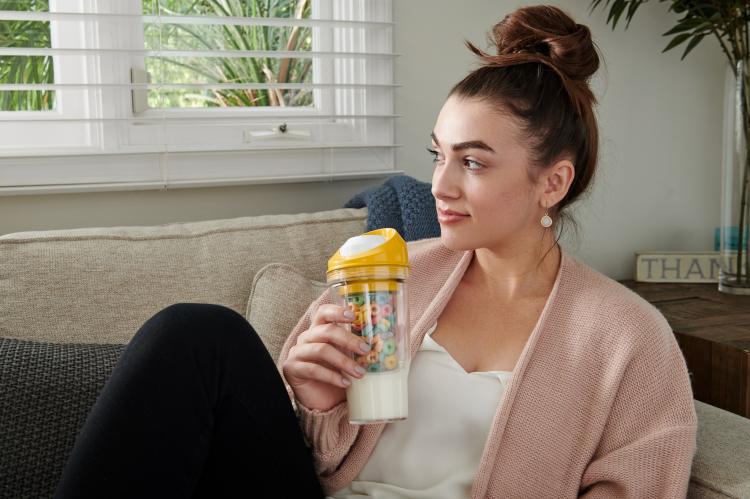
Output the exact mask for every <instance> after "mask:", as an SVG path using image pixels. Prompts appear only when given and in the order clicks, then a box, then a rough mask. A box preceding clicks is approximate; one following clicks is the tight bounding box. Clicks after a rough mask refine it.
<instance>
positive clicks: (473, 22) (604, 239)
mask: <svg viewBox="0 0 750 499" xmlns="http://www.w3.org/2000/svg"><path fill="white" fill-rule="evenodd" d="M393 3H394V17H395V20H396V22H397V23H398V27H397V29H396V33H395V51H396V52H397V53H399V54H402V56H401V57H400V58H397V59H396V81H397V82H398V83H400V84H402V85H403V87H402V88H400V89H398V90H397V94H396V112H397V113H398V114H401V115H402V116H403V118H401V119H400V120H398V122H397V129H396V134H397V137H396V142H397V143H399V144H403V147H401V148H400V149H399V150H398V152H397V161H398V167H399V168H400V169H402V170H405V171H406V173H407V174H409V175H412V176H414V177H416V178H418V179H420V180H423V181H428V182H429V181H430V180H431V176H432V172H431V166H432V165H431V162H430V160H429V158H430V156H429V155H428V153H427V152H426V151H425V149H424V148H425V146H427V145H428V143H429V133H430V131H431V130H432V126H433V124H434V121H435V118H436V117H437V113H438V111H439V110H440V107H441V105H442V103H443V101H444V98H445V95H446V94H447V92H448V90H449V89H450V87H451V86H452V85H453V84H454V83H455V82H457V81H458V80H459V79H460V78H461V77H463V76H464V75H465V74H466V73H467V72H468V71H469V70H470V69H472V68H473V67H475V66H474V65H475V62H476V61H475V57H474V56H473V54H471V53H470V52H469V51H468V49H466V48H465V47H464V46H463V40H464V38H467V39H469V40H471V41H473V42H474V43H475V44H478V45H479V46H480V47H482V48H486V45H485V41H486V33H487V32H488V31H489V30H490V28H491V27H492V25H493V24H494V22H496V21H498V20H500V19H501V18H502V17H503V16H504V15H505V14H506V13H508V12H510V11H512V10H514V9H515V8H517V7H519V6H522V5H533V4H536V3H540V2H516V3H511V2H497V1H488V0H472V1H469V2H455V1H448V0H439V1H436V0H430V1H428V0H393ZM588 4H589V1H588V0H566V1H559V2H556V3H555V5H558V6H559V7H561V8H562V9H564V10H566V11H567V12H568V13H570V14H571V15H572V16H573V18H574V19H575V20H576V21H577V22H580V23H582V24H586V25H588V26H589V27H590V28H591V30H592V32H593V34H594V38H595V42H596V43H597V44H598V46H599V48H600V49H601V52H602V54H603V57H604V65H603V66H602V68H601V69H600V72H599V74H598V75H597V77H596V79H595V81H594V82H593V85H594V88H595V93H596V95H597V97H598V98H599V101H600V106H599V108H598V116H599V125H600V133H601V152H600V159H601V162H600V166H599V167H600V170H599V171H598V173H597V177H596V181H595V183H594V185H593V188H592V191H591V194H590V196H589V197H588V198H587V199H586V200H584V201H582V202H580V203H579V204H578V205H577V206H576V209H575V211H574V213H575V215H576V218H577V219H578V220H579V222H580V225H581V228H582V231H581V232H580V234H579V236H578V237H577V238H576V237H566V238H565V240H564V241H563V244H564V245H565V247H566V248H568V250H569V251H570V252H571V253H573V254H574V255H576V256H577V257H579V258H581V259H582V260H583V261H585V262H587V263H588V264H589V265H591V266H593V267H595V268H597V269H598V270H600V271H602V272H604V273H606V274H607V275H609V276H611V277H613V278H616V279H624V278H631V277H632V276H633V273H634V268H635V266H634V256H633V251H636V250H684V251H705V250H713V230H714V227H716V226H718V224H719V214H720V212H719V209H720V205H719V198H720V194H721V189H720V180H721V136H722V130H721V126H722V95H723V94H722V92H723V85H724V77H725V71H726V67H727V65H726V62H725V58H724V55H723V54H722V52H721V50H720V49H719V45H718V43H717V42H716V41H715V40H713V39H708V38H706V39H704V40H703V42H702V43H701V44H700V45H699V46H698V47H697V48H696V49H694V50H693V51H692V52H691V53H690V54H689V55H688V57H687V58H686V59H685V60H682V61H680V56H681V54H682V50H683V48H684V45H683V46H681V47H678V48H677V49H673V50H671V51H669V52H667V53H664V54H662V53H661V50H662V49H663V48H664V46H666V44H667V42H668V38H666V37H662V36H661V33H664V32H665V31H667V30H668V29H670V28H671V27H672V26H673V25H674V20H675V19H677V18H678V16H677V15H675V14H672V13H667V6H666V5H665V4H662V3H654V4H645V5H643V6H641V8H640V10H639V11H638V13H637V15H636V17H635V19H634V20H633V22H632V23H631V25H630V26H629V27H628V29H627V30H624V29H623V28H624V21H622V20H621V23H622V24H620V25H618V27H617V31H616V32H613V31H612V28H611V25H605V22H604V21H605V19H606V12H605V10H604V9H601V7H600V9H599V10H597V11H596V12H595V13H594V14H592V15H589V14H588V11H587V6H588ZM382 181H383V179H376V180H358V181H340V182H335V183H332V182H320V183H297V184H277V185H264V186H257V185H256V186H239V187H238V186H233V187H220V188H214V187H204V188H196V189H174V190H169V191H159V190H155V191H132V192H104V193H102V192H97V193H74V194H49V195H28V196H6V197H0V234H6V233H10V232H17V231H26V230H43V229H64V228H73V227H93V226H116V225H157V224H164V223H169V222H180V221H191V220H210V219H218V218H230V217H237V216H248V215H259V214H266V213H296V212H311V211H317V210H326V209H334V208H339V207H341V206H342V205H343V203H344V202H345V201H346V200H347V199H349V198H350V197H351V196H352V195H354V194H355V193H357V192H359V191H360V190H362V189H364V188H366V187H369V186H372V185H378V184H380V183H381V182H382Z"/></svg>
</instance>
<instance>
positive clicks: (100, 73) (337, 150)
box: [0, 0, 403, 195]
mask: <svg viewBox="0 0 750 499" xmlns="http://www.w3.org/2000/svg"><path fill="white" fill-rule="evenodd" d="M128 1H129V2H130V3H128V4H124V3H119V2H118V3H117V4H118V5H119V6H120V11H119V13H127V12H123V11H122V6H123V5H126V6H127V7H129V8H137V9H138V11H140V8H141V2H140V0H128ZM313 2H314V3H313V9H314V12H313V17H315V18H322V19H326V18H329V17H327V16H332V15H336V14H337V15H342V13H341V12H340V9H342V7H343V8H346V7H352V6H356V5H354V4H357V3H358V2H360V3H359V7H363V8H364V9H366V11H367V12H354V11H356V10H357V9H350V10H351V11H352V12H346V13H345V14H347V15H349V16H352V17H349V18H354V19H376V20H377V19H391V0H377V1H372V0H354V1H353V2H349V4H350V5H347V0H313ZM63 3H64V4H65V7H64V8H63V9H60V10H65V9H68V10H67V11H74V10H73V8H72V4H76V6H77V7H76V8H77V9H82V10H75V11H78V12H86V11H87V10H85V9H92V8H94V7H95V6H96V7H99V8H101V7H102V6H103V5H105V4H107V5H108V6H110V7H111V6H113V5H114V4H110V3H108V2H107V3H102V2H96V1H95V0H50V7H51V10H52V7H53V4H54V5H55V6H56V8H57V7H58V6H59V5H60V4H63ZM115 8H117V7H115ZM334 10H335V11H336V12H334ZM89 12H90V10H89ZM138 13H140V12H138ZM356 16H361V17H356ZM51 24H52V25H53V26H54V25H55V24H57V23H55V22H54V21H53V22H52V23H51ZM59 24H60V25H63V24H65V25H67V26H68V27H70V26H75V27H76V29H75V35H77V36H79V37H82V38H84V37H85V38H86V40H84V41H83V42H81V43H88V44H95V46H97V47H108V46H109V47H111V46H115V44H122V43H133V42H134V41H138V40H137V39H138V37H139V34H140V46H141V47H142V46H143V45H142V44H143V42H142V25H140V24H138V23H132V24H133V25H136V24H138V26H139V29H138V30H135V31H134V32H133V31H131V32H130V36H129V37H128V36H127V33H126V34H125V35H123V33H117V32H116V30H105V32H102V30H101V25H99V24H96V23H90V22H83V21H82V22H80V23H73V22H71V21H65V22H60V23H59ZM76 25H77V26H76ZM97 27H98V28H97ZM313 29H314V30H317V31H316V32H315V34H317V35H318V36H315V35H314V36H313V44H314V47H313V50H325V51H330V50H341V51H355V50H353V49H352V48H351V47H352V44H353V43H354V42H353V40H351V38H352V37H348V38H349V39H347V36H346V33H344V35H343V36H340V37H338V38H339V39H336V40H334V38H335V37H333V36H331V34H332V30H331V29H324V28H313ZM126 31H127V30H126ZM352 31H353V32H354V33H357V31H359V32H362V33H363V35H362V36H361V37H360V42H362V43H364V44H365V47H368V46H369V44H371V43H375V42H377V43H379V44H380V45H379V46H380V47H385V48H384V49H381V50H384V51H390V50H392V29H387V30H386V29H384V30H352ZM53 32H54V33H55V34H56V35H57V34H59V30H58V29H57V26H55V27H54V29H53ZM341 32H344V30H341ZM62 35H64V34H62ZM62 35H61V36H62ZM67 35H68V39H66V40H65V43H66V44H68V45H67V46H77V45H73V41H72V38H71V33H68V34H67ZM383 36H385V37H386V39H380V40H373V38H377V37H381V38H382V37H383ZM124 38H130V39H129V40H127V39H125V40H124ZM54 43H59V40H57V41H56V42H53V47H54ZM326 44H328V46H326ZM347 44H348V45H347ZM89 46H91V45H89ZM120 46H122V45H120ZM126 46H127V45H126ZM130 46H131V47H132V45H130ZM359 50H360V51H366V50H362V49H361V45H360V48H359ZM59 57H64V56H59ZM54 59H55V62H56V63H57V59H58V57H55V58H54ZM70 59H77V60H78V61H79V63H80V61H87V62H88V64H87V67H86V68H85V78H86V79H87V81H92V79H93V80H94V81H98V82H102V81H104V82H108V81H121V80H122V79H123V78H125V77H127V78H129V76H130V75H129V68H131V67H139V65H140V67H141V68H144V67H145V64H144V59H143V57H141V58H140V60H138V59H137V58H136V57H134V56H129V55H128V56H123V57H122V58H119V59H117V60H114V59H112V58H107V57H96V56H92V57H85V58H84V57H71V58H70ZM358 60H359V59H348V60H345V61H344V60H342V63H341V64H338V67H337V68H334V66H335V64H334V63H333V61H331V60H329V59H325V58H316V59H313V79H314V81H315V78H316V77H317V78H320V75H321V74H322V73H324V72H326V71H327V72H334V71H339V72H342V73H340V74H343V72H346V71H349V73H352V71H353V68H354V66H355V64H357V63H356V62H352V61H358ZM106 61H110V62H115V64H110V65H109V67H106V64H105V62H106ZM384 61H386V62H381V61H379V60H377V59H365V60H364V62H362V63H361V64H363V65H365V68H366V69H365V70H366V71H367V70H370V71H381V72H382V73H378V74H383V75H384V78H385V80H386V81H387V82H392V81H393V73H392V71H393V63H392V59H387V60H385V59H384ZM58 66H60V64H59V63H58V64H56V66H55V70H56V71H55V75H56V83H57V82H65V81H79V82H80V81H81V75H80V74H79V75H74V76H70V77H67V78H69V79H67V80H66V79H65V78H66V74H65V73H63V72H61V73H58ZM383 68H385V70H383ZM125 71H127V75H126V74H125V73H124V72H125ZM58 75H59V76H60V79H58ZM348 76H351V74H349V75H348ZM334 81H342V78H341V77H338V76H334ZM125 90H126V91H122V90H121V91H120V92H119V95H120V98H119V99H112V98H111V97H108V96H107V89H101V88H92V89H77V90H71V89H65V90H57V91H56V109H55V111H50V112H48V113H54V114H55V116H56V117H59V118H65V117H66V116H70V115H73V116H81V114H80V113H81V109H80V108H78V109H75V108H72V107H69V106H68V102H74V99H73V98H72V96H73V93H74V92H79V93H80V94H79V95H81V94H83V95H85V99H82V98H81V97H78V101H77V102H79V103H85V105H86V106H88V109H89V110H90V111H93V112H96V113H100V114H98V116H105V117H107V116H123V114H124V113H126V112H127V111H129V112H130V115H129V117H130V118H133V119H138V118H147V119H154V118H157V117H162V118H175V117H178V116H179V117H184V118H185V120H186V121H188V122H189V120H190V119H194V118H203V117H206V116H207V115H209V114H210V115H211V116H212V117H220V116H233V115H234V116H236V115H237V114H240V113H247V111H248V110H247V109H199V110H192V109H182V110H162V109H158V110H157V109H149V110H147V111H145V112H142V113H139V114H136V115H134V114H132V102H131V101H130V92H129V91H128V90H127V89H125ZM313 93H314V101H315V102H316V104H317V103H322V104H321V107H322V114H331V111H332V109H333V108H334V107H336V108H337V109H338V112H337V113H336V114H349V113H351V114H357V113H358V112H362V109H366V110H370V109H376V110H378V111H377V113H376V114H379V115H390V116H393V117H396V116H395V114H393V106H394V99H393V89H392V88H391V89H387V90H381V89H378V90H377V91H375V92H369V91H368V92H367V93H365V92H362V94H363V97H362V98H360V99H352V94H355V92H350V93H348V94H347V93H343V92H342V93H341V94H336V96H337V99H336V101H335V102H334V100H333V96H334V91H333V90H332V89H325V88H323V89H321V88H316V89H314V90H313ZM68 95H70V96H71V98H70V100H69V99H68ZM123 96H125V97H123ZM81 105H83V104H81ZM347 106H348V107H347ZM71 109H72V112H70V113H66V111H71ZM295 109H296V111H297V112H298V111H299V108H295ZM341 109H344V112H342V111H341ZM250 111H252V113H253V115H252V116H248V120H247V121H248V122H247V124H244V125H242V126H241V127H237V126H236V125H234V124H233V123H230V124H229V125H218V126H217V125H211V126H206V125H205V124H203V125H200V126H198V125H197V124H196V125H195V126H191V125H185V124H181V123H173V122H167V121H166V120H165V121H163V122H154V121H140V122H138V121H132V120H130V121H116V120H114V121H94V122H75V123H70V122H68V123H66V124H65V128H66V129H67V130H68V131H70V132H71V133H72V132H76V133H77V137H78V138H79V139H85V140H80V141H77V142H76V141H75V140H72V139H67V140H68V142H67V143H68V144H75V147H67V148H65V149H64V150H62V149H60V148H59V147H58V148H55V147H51V148H49V149H46V150H45V148H44V147H39V148H36V150H34V151H28V150H26V151H25V152H20V151H19V152H17V153H13V152H11V153H10V154H8V153H7V152H6V153H5V154H3V151H0V195H14V194H32V193H54V192H86V191H109V190H134V189H171V188H179V187H200V186H218V185H244V184H258V183H277V182H305V181H319V180H335V179H351V178H376V177H384V176H390V175H393V174H395V173H403V171H402V170H396V169H395V166H394V164H395V148H396V147H399V146H398V145H396V144H394V141H393V138H394V135H395V134H394V124H393V119H386V118H376V119H353V120H348V121H347V122H344V123H335V124H325V123H321V124H320V125H306V126H305V128H306V130H308V131H309V132H310V133H311V135H312V139H313V140H312V141H311V140H310V139H302V140H298V139H294V138H289V137H284V138H283V139H274V140H270V141H268V142H266V143H265V145H264V144H262V145H261V146H260V147H259V148H258V146H255V147H256V148H255V149H252V150H251V149H247V148H246V147H247V145H246V142H244V141H245V140H247V137H248V136H249V132H250V131H257V130H269V129H271V128H272V127H276V126H277V125H278V124H280V123H281V122H288V123H289V129H290V130H293V129H300V128H302V125H298V124H297V123H295V119H294V118H290V117H287V116H284V115H285V114H288V110H286V109H284V108H263V109H261V108H256V109H251V110H250ZM46 113H47V112H45V114H46ZM33 114H35V115H36V116H39V114H38V113H33ZM298 114H299V113H298ZM309 114H310V115H311V116H312V115H316V114H321V108H317V109H310V110H309ZM16 116H18V115H16ZM21 118H23V117H21ZM297 121H299V118H297ZM243 122H244V120H243ZM167 123H169V124H167ZM232 126H234V127H235V129H234V130H233V131H232V132H231V133H230V132H229V130H230V129H231V127H232ZM118 129H119V130H120V132H121V133H119V134H113V133H112V130H118ZM123 130H124V131H125V132H124V133H122V131H123ZM186 131H188V132H189V133H186ZM232 133H233V134H234V135H232ZM211 134H213V135H211ZM196 136H199V137H201V138H202V139H206V138H208V139H207V140H206V142H212V141H213V142H212V144H215V145H214V146H212V147H210V148H205V147H202V148H201V147H195V146H192V145H191V140H190V138H191V137H196ZM144 137H145V138H152V137H157V138H159V137H161V138H162V139H163V138H164V137H167V138H168V139H174V138H178V139H179V138H182V139H183V143H179V141H177V142H174V141H173V143H170V142H169V140H167V141H164V140H162V141H161V143H159V142H154V143H151V144H146V145H145V146H144V144H143V143H142V142H143V139H144ZM227 137H235V138H236V137H239V139H240V140H239V141H238V142H239V143H238V142H234V143H231V142H227V140H228V139H227ZM372 137H376V138H378V139H379V140H377V141H373V140H372V139H371V138H372ZM222 140H224V142H221V141H222ZM253 140H254V139H253ZM139 141H140V143H139ZM257 165H263V166H262V169H263V171H262V172H261V171H258V170H259V169H260V168H259V167H258V166H257ZM3 177H5V179H3Z"/></svg>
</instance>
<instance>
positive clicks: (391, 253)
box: [328, 227, 409, 273]
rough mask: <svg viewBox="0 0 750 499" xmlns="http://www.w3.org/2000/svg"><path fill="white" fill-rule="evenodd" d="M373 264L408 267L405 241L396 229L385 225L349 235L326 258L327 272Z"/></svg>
mask: <svg viewBox="0 0 750 499" xmlns="http://www.w3.org/2000/svg"><path fill="white" fill-rule="evenodd" d="M373 265H389V266H397V267H406V268H409V255H408V251H407V246H406V242H405V241H404V240H403V238H402V237H401V235H400V234H399V233H398V231H397V230H396V229H392V228H390V227H386V228H383V229H375V230H371V231H369V232H365V233H364V234H361V235H359V236H354V237H350V238H349V239H347V240H346V242H345V243H344V244H343V245H342V246H341V247H340V248H339V249H338V250H337V251H336V253H334V255H333V256H332V257H331V258H329V259H328V273H330V272H333V271H336V270H341V269H347V268H351V267H367V266H373Z"/></svg>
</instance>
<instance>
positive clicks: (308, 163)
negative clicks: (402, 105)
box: [0, 0, 401, 194]
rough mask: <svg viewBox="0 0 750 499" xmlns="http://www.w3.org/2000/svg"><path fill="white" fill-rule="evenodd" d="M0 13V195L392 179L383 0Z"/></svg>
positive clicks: (241, 1)
mask: <svg viewBox="0 0 750 499" xmlns="http://www.w3.org/2000/svg"><path fill="white" fill-rule="evenodd" d="M0 9H3V10H0V37H2V43H1V44H0V105H2V107H0V194H17V193H20V194H23V193H38V192H69V191H85V190H116V189H136V188H170V187H180V186H188V187H189V186H200V185H231V184H247V183H268V182H285V181H290V182H292V181H293V182H298V181H304V180H319V179H335V178H366V177H375V176H387V175H392V174H394V173H401V171H399V170H395V169H394V168H395V167H394V157H395V148H396V147H397V145H396V144H394V141H393V137H394V130H393V122H394V120H395V118H396V117H397V116H396V115H395V114H394V109H393V107H394V101H393V91H394V89H395V88H396V87H397V85H395V84H394V82H393V58H394V57H395V54H393V52H392V38H393V36H392V30H393V23H392V21H391V19H392V17H391V1H390V0H275V1H271V0H128V1H118V2H101V1H96V0H14V1H5V2H3V1H2V0H0ZM22 63H23V64H25V65H26V66H25V68H26V69H24V70H23V71H21V70H19V67H20V65H21V64H22Z"/></svg>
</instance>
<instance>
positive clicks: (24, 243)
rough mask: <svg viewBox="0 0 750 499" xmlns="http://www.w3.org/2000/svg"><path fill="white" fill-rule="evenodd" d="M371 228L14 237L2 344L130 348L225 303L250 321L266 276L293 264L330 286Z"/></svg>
mask: <svg viewBox="0 0 750 499" xmlns="http://www.w3.org/2000/svg"><path fill="white" fill-rule="evenodd" d="M366 222H367V207H364V208H356V209H355V208H340V209H336V210H329V211H320V212H313V213H298V214H289V215H287V214H284V215H261V216H253V217H240V218H232V219H225V220H210V221H201V222H189V223H172V224H164V225H158V226H147V227H101V228H85V229H69V230H50V231H35V232H17V233H12V234H6V235H4V236H0V336H1V337H6V338H20V339H30V340H37V341H50V342H77V343H127V342H128V341H130V338H132V337H133V335H134V334H135V332H136V331H137V330H138V328H139V327H140V326H141V325H142V324H143V323H144V322H145V321H146V320H147V319H148V318H149V317H151V316H152V315H153V314H155V313H156V312H158V311H159V310H161V309H162V308H164V307H166V306H168V305H170V304H172V303H178V302H197V303H217V304H221V305H225V306H227V307H229V308H232V309H233V310H235V311H237V312H238V313H240V314H244V313H245V311H246V307H247V300H248V297H249V295H250V288H251V286H252V283H253V277H254V276H255V273H256V272H257V271H258V270H260V268H261V267H263V266H264V265H266V264H268V263H271V262H278V263H287V264H290V265H293V266H294V267H296V268H298V269H300V272H301V273H302V274H303V275H304V276H305V277H307V278H308V279H314V280H319V281H324V280H325V267H326V262H327V261H328V258H330V256H331V255H332V254H333V253H335V252H336V249H337V248H338V247H339V246H340V245H341V244H343V242H344V241H346V239H347V238H349V237H351V236H353V235H357V234H361V233H362V232H365V231H366Z"/></svg>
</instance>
